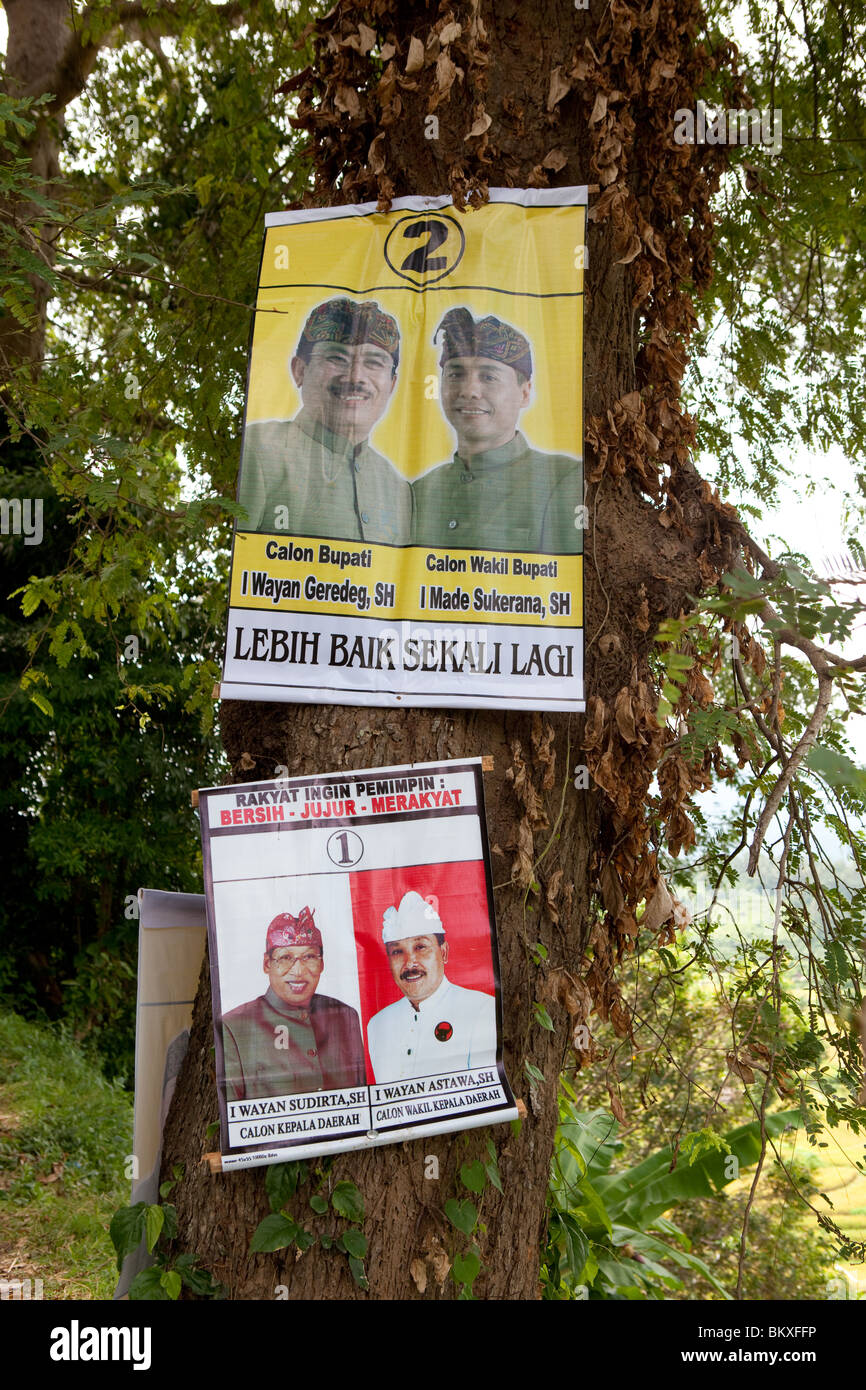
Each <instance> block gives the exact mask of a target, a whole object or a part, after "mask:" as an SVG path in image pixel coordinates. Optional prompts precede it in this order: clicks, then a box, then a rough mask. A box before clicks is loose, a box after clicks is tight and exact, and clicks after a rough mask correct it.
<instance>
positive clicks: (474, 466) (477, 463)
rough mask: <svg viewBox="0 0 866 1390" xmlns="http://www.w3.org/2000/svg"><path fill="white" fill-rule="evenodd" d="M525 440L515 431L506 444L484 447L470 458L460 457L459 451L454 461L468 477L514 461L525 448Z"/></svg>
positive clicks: (523, 452)
mask: <svg viewBox="0 0 866 1390" xmlns="http://www.w3.org/2000/svg"><path fill="white" fill-rule="evenodd" d="M527 447H528V446H527V443H526V440H525V439H524V438H523V435H522V434H521V433H520V430H518V431H517V433H516V434H515V436H514V438H513V439H509V441H508V443H507V444H500V445H499V448H498V449H485V450H484V452H483V453H481V454H473V455H472V457H471V458H470V459H464V458H461V456H460V454H459V453H456V454H455V455H454V462H455V463H456V464H457V466H458V467H459V468H461V469H464V470H465V473H466V475H467V481H468V478H470V477H473V476H474V475H475V474H476V473H484V472H485V471H486V470H487V469H491V468H501V467H502V465H503V464H507V463H516V462H517V460H518V459H519V458H520V456H521V454H525V453H526V450H527Z"/></svg>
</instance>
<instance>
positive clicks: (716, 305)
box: [687, 0, 866, 537]
mask: <svg viewBox="0 0 866 1390" xmlns="http://www.w3.org/2000/svg"><path fill="white" fill-rule="evenodd" d="M708 31H709V41H710V43H711V45H714V46H716V47H717V46H718V45H720V44H721V43H723V42H724V41H725V40H726V39H727V38H729V36H730V35H731V33H732V32H733V33H735V34H737V37H738V40H739V41H740V43H741V46H742V50H743V52H742V57H741V67H742V71H743V76H744V80H745V84H746V87H747V90H748V93H749V96H750V98H751V100H750V101H749V102H748V103H746V104H747V105H748V106H754V107H755V108H758V109H760V110H762V111H765V112H768V113H769V112H771V111H773V112H777V113H778V121H777V124H781V145H780V148H779V149H778V152H777V153H772V152H770V150H769V149H762V148H761V146H760V145H757V146H756V145H755V144H750V145H742V146H739V147H737V146H734V147H733V148H732V150H731V156H732V168H731V171H730V172H729V174H728V175H727V177H726V179H725V182H724V184H723V188H722V192H721V194H720V195H719V197H718V199H717V211H718V215H719V229H718V237H717V240H716V274H715V276H714V279H713V282H712V285H711V287H710V290H709V292H708V293H707V294H706V295H705V297H704V298H703V301H702V304H701V306H700V318H701V327H700V336H699V340H698V342H697V343H696V347H697V351H696V352H695V354H694V356H693V358H692V364H691V368H690V372H689V376H688V378H687V392H688V396H689V397H690V404H691V405H692V407H693V409H694V413H695V416H696V418H697V419H698V420H699V422H700V427H699V428H700V433H699V440H700V444H701V447H702V449H703V450H704V451H705V453H706V456H707V460H708V462H709V464H710V467H711V468H712V469H713V474H712V476H713V480H714V482H715V483H716V484H718V485H720V486H721V487H722V488H723V489H728V490H729V489H730V488H731V487H735V488H736V490H737V491H738V492H740V491H742V492H744V493H750V494H751V502H749V501H747V503H746V505H747V506H751V508H755V507H756V505H758V503H759V501H760V502H761V503H771V502H772V500H773V498H774V496H775V493H776V490H777V486H778V480H779V478H780V476H782V477H784V476H785V475H786V474H788V473H789V472H790V467H789V464H788V463H787V462H786V460H787V459H789V457H790V455H791V453H792V451H795V450H797V448H798V447H799V446H800V445H802V444H803V443H806V444H810V445H813V446H815V447H817V448H818V449H821V450H824V449H827V448H829V447H831V446H833V445H838V446H839V447H840V448H842V449H843V450H844V451H845V453H846V454H847V455H848V457H849V458H851V459H852V461H854V462H855V464H856V465H857V466H858V469H860V470H861V471H860V484H859V485H860V488H861V491H863V490H864V489H866V481H864V477H863V474H862V465H861V463H860V461H861V460H862V458H863V456H864V446H866V412H864V403H863V392H862V389H861V375H862V374H861V372H860V370H859V362H860V358H861V356H862V339H863V328H864V311H863V296H862V293H861V287H862V282H863V273H864V261H866V240H864V234H863V205H864V198H866V186H864V162H863V150H864V145H866V115H864V108H863V102H862V99H861V94H862V86H863V71H864V61H866V24H864V14H863V8H862V6H861V5H859V4H858V3H856V0H841V2H840V3H837V4H833V5H828V6H805V5H804V6H791V7H789V8H787V9H783V8H781V7H778V6H776V5H769V4H765V3H763V0H749V2H748V5H747V6H746V7H745V12H744V9H743V7H741V6H739V5H738V4H737V3H736V0H712V4H711V5H710V6H708ZM705 98H706V100H707V104H708V107H709V108H710V109H717V108H718V107H726V106H728V105H729V104H730V103H729V102H728V101H727V100H726V99H725V93H724V92H723V91H722V90H720V89H719V87H718V86H716V88H715V89H708V90H707V91H706V92H705ZM737 104H738V105H739V103H737ZM773 143H774V144H775V142H773ZM864 496H866V491H864ZM856 516H857V514H856V511H855V512H853V513H852V514H850V516H849V526H850V534H851V535H852V536H854V537H856V535H857V531H858V522H857V519H856Z"/></svg>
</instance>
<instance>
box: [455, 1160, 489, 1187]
mask: <svg viewBox="0 0 866 1390" xmlns="http://www.w3.org/2000/svg"><path fill="white" fill-rule="evenodd" d="M460 1181H461V1182H462V1184H463V1186H464V1187H468V1189H469V1191H470V1192H483V1191H484V1186H485V1184H486V1182H487V1172H486V1170H485V1167H484V1164H483V1163H480V1162H479V1161H478V1159H475V1160H474V1161H473V1162H472V1163H464V1164H463V1165H462V1167H461V1169H460Z"/></svg>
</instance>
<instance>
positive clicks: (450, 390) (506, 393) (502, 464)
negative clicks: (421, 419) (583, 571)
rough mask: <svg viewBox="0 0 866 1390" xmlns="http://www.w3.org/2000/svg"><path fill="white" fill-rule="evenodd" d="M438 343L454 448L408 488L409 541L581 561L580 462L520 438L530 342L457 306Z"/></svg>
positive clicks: (529, 372) (530, 364)
mask: <svg viewBox="0 0 866 1390" xmlns="http://www.w3.org/2000/svg"><path fill="white" fill-rule="evenodd" d="M436 341H439V342H440V343H441V353H440V358H439V368H440V404H441V408H442V413H443V414H444V416H445V419H446V420H447V421H448V424H449V425H450V426H451V429H452V430H453V431H454V435H455V444H456V448H455V452H454V455H453V457H452V458H451V459H450V460H447V461H446V462H444V463H441V464H438V465H436V466H434V467H433V468H431V469H429V470H428V471H427V472H426V473H423V474H422V475H421V476H420V477H419V478H418V479H417V481H416V482H415V483H414V485H413V493H414V522H413V540H414V542H415V543H416V544H419V545H431V546H439V547H445V546H448V547H457V546H459V547H469V548H473V549H477V548H484V549H488V550H519V551H536V552H539V551H540V552H542V553H545V554H565V555H571V554H577V553H579V551H580V549H581V532H580V531H579V530H578V529H577V528H576V527H575V514H576V513H575V509H576V508H577V507H578V506H580V505H582V503H583V467H582V462H581V460H580V458H578V457H576V456H573V455H570V454H546V453H543V452H542V451H541V450H539V449H535V448H532V447H531V446H530V444H529V443H528V442H527V440H526V438H525V437H524V435H523V434H522V433H521V432H520V430H519V429H518V423H519V420H520V416H521V413H522V412H523V411H524V410H525V409H526V407H527V406H528V405H529V404H530V401H531V400H532V378H533V360H532V348H531V345H530V342H529V339H528V338H527V337H526V336H525V335H524V334H523V333H521V332H520V331H519V330H518V329H517V328H515V327H513V326H512V325H511V324H509V323H506V322H505V321H504V320H502V319H498V318H495V317H494V316H493V315H488V316H487V317H486V318H483V319H479V320H476V319H475V318H473V316H472V314H471V313H470V311H469V310H468V309H466V308H463V307H460V308H455V309H449V310H448V312H447V313H446V314H445V315H444V317H443V319H442V321H441V323H440V325H439V327H438V328H437V330H436V333H435V334H434V342H436Z"/></svg>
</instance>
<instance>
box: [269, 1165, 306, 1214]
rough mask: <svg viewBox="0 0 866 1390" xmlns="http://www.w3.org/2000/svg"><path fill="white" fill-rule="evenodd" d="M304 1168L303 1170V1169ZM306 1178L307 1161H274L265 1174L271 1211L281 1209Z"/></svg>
mask: <svg viewBox="0 0 866 1390" xmlns="http://www.w3.org/2000/svg"><path fill="white" fill-rule="evenodd" d="M302 1169H303V1170H304V1171H303V1172H302V1171H301V1170H302ZM305 1178H306V1164H305V1163H273V1164H271V1165H270V1166H269V1167H268V1169H267V1172H266V1174H265V1191H266V1192H267V1194H268V1201H269V1202H270V1204H271V1211H281V1210H282V1208H283V1207H284V1206H285V1205H286V1203H287V1202H288V1201H289V1199H290V1198H291V1197H294V1195H295V1192H296V1191H297V1188H298V1183H299V1182H303V1181H304V1180H305Z"/></svg>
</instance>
